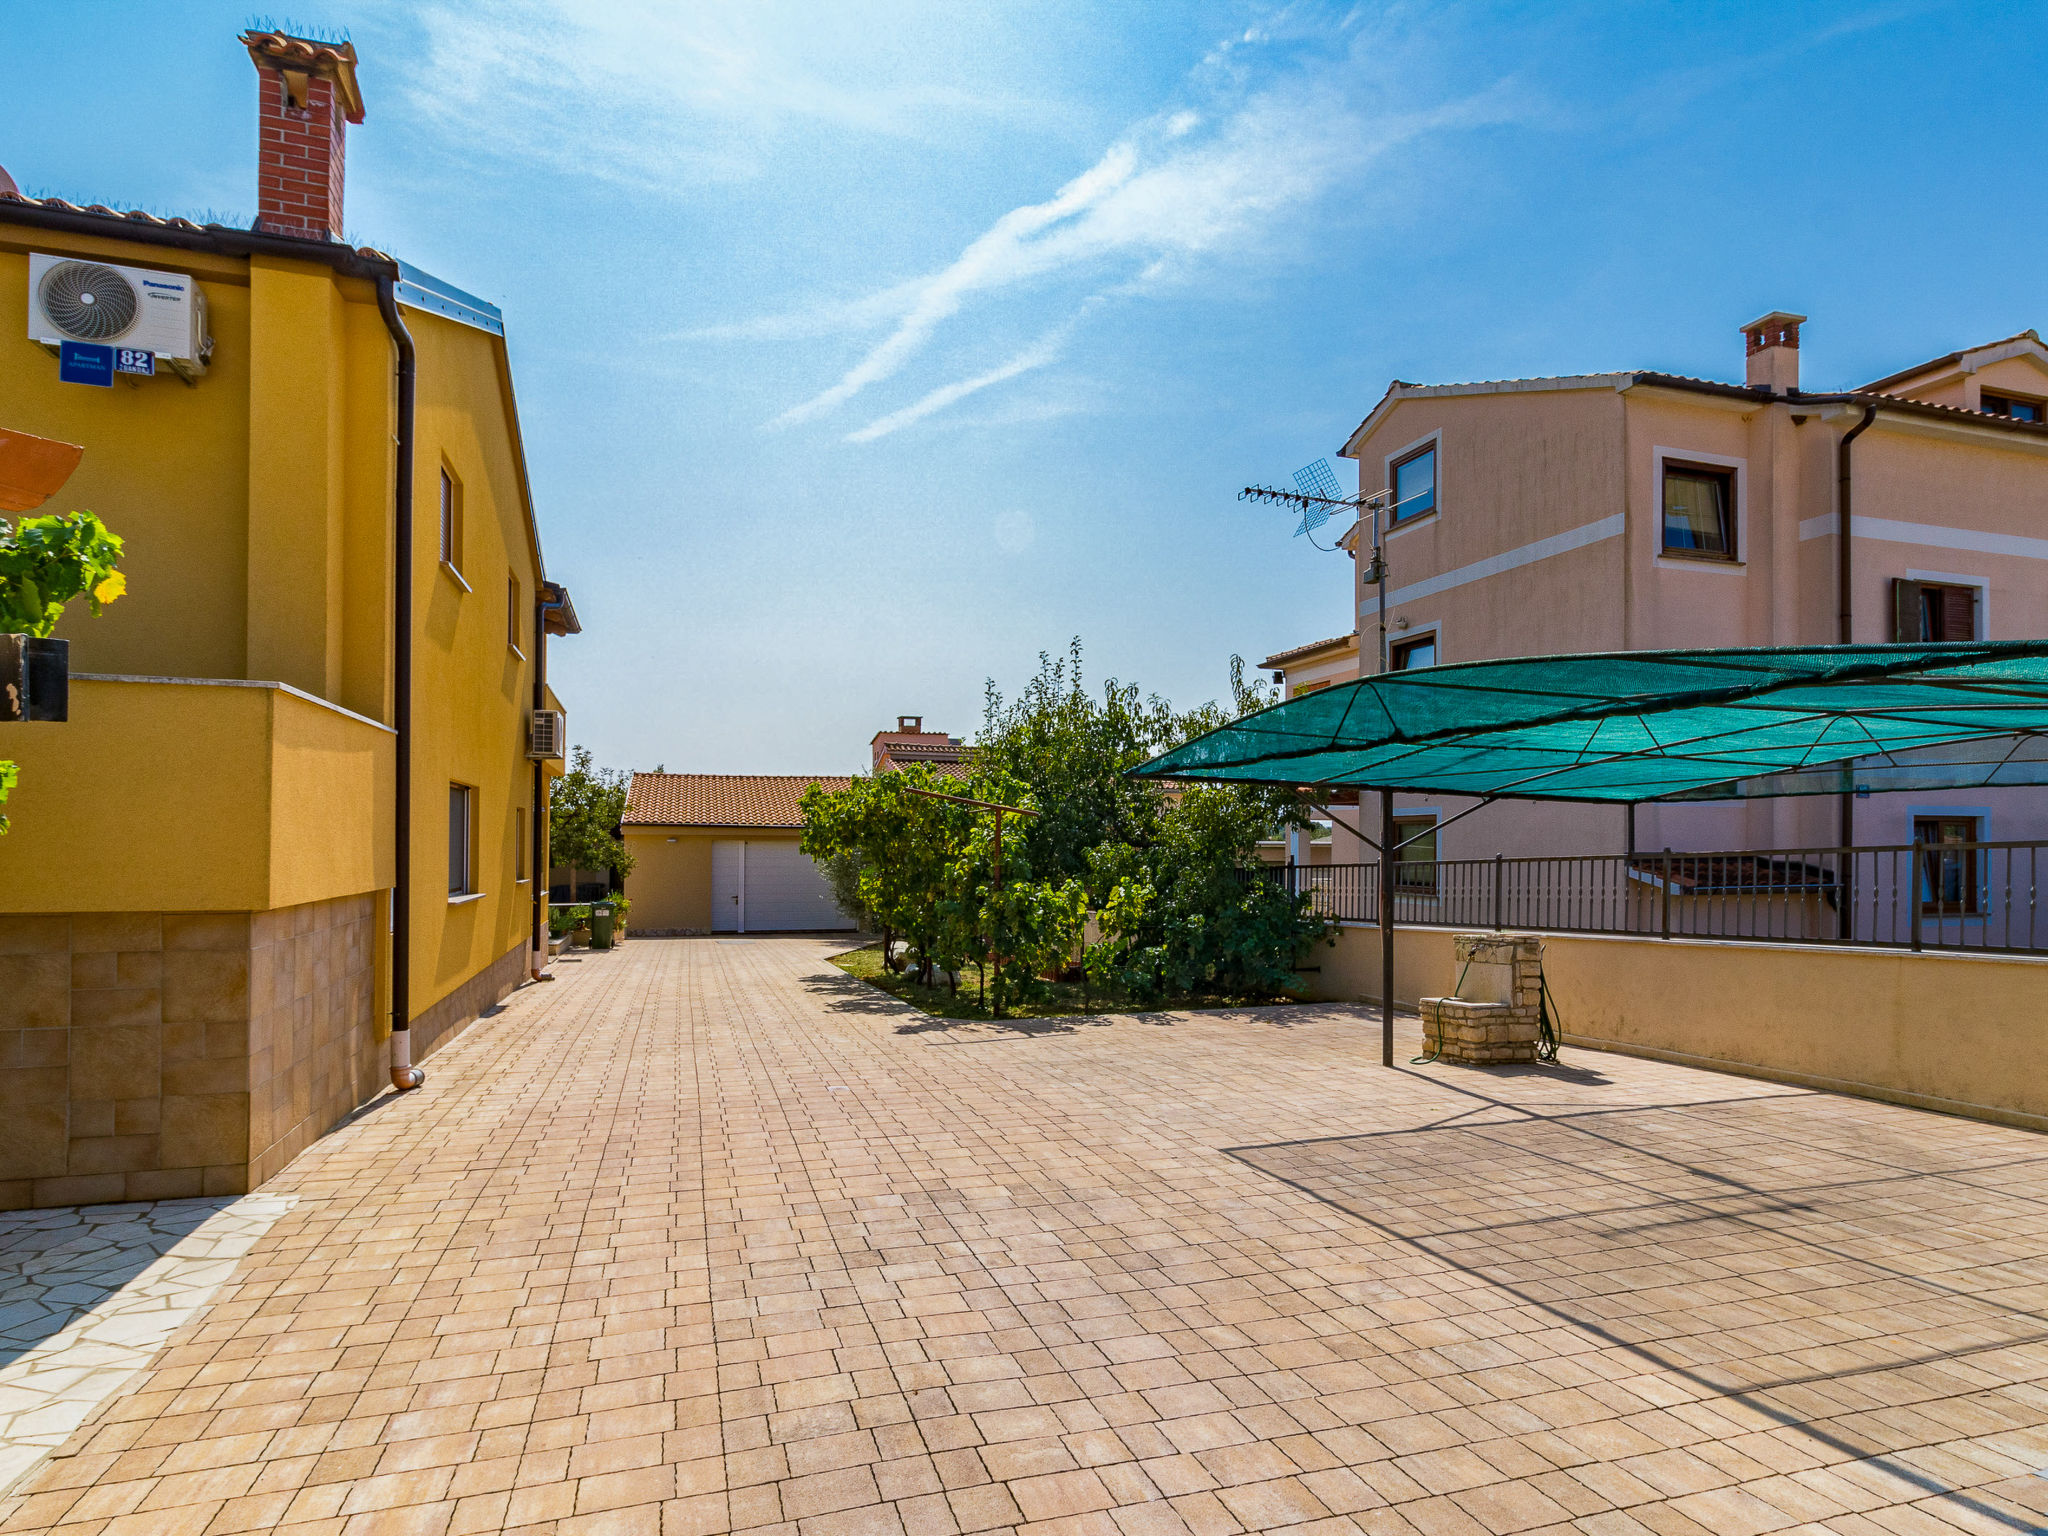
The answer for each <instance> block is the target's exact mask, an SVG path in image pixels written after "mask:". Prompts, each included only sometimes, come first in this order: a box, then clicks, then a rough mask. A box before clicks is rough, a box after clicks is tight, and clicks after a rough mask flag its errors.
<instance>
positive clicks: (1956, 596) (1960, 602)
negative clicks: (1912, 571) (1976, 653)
mask: <svg viewBox="0 0 2048 1536" xmlns="http://www.w3.org/2000/svg"><path fill="white" fill-rule="evenodd" d="M1979 592H1980V589H1979V588H1977V587H1973V586H1965V585H1964V584H1962V583H1961V582H1948V581H1919V580H1915V579H1913V578H1911V577H1906V576H1898V577H1894V578H1893V579H1892V638H1893V639H1894V640H1899V641H1906V642H1913V641H1926V640H1933V641H1953V640H1975V639H1976V638H1977V605H1978V602H1979Z"/></svg>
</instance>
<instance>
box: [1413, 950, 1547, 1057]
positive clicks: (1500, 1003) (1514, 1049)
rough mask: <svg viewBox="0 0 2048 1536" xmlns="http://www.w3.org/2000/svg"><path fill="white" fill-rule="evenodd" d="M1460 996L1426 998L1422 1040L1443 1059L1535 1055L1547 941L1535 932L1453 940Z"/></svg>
mask: <svg viewBox="0 0 2048 1536" xmlns="http://www.w3.org/2000/svg"><path fill="white" fill-rule="evenodd" d="M1451 958H1452V963H1453V964H1455V965H1456V966H1457V968H1458V976H1459V981H1458V985H1457V988H1456V991H1457V994H1458V995H1457V996H1455V997H1425V998H1424V999H1422V1007H1421V1014H1422V1033H1423V1043H1424V1045H1425V1047H1426V1048H1427V1050H1428V1052H1429V1053H1430V1054H1431V1055H1434V1056H1437V1057H1440V1058H1441V1059H1442V1060H1444V1061H1466V1062H1472V1063H1475V1064H1486V1063H1491V1062H1506V1061H1534V1060H1535V1059H1536V1036H1537V1033H1538V1030H1539V1026H1540V1025H1541V1023H1542V1017H1543V941H1542V940H1541V939H1539V938H1537V937H1536V935H1534V934H1532V933H1521V934H1501V933H1495V934H1477V933H1461V934H1458V935H1457V936H1456V937H1455V938H1454V939H1453V940H1452V954H1451Z"/></svg>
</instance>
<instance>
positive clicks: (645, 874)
mask: <svg viewBox="0 0 2048 1536" xmlns="http://www.w3.org/2000/svg"><path fill="white" fill-rule="evenodd" d="M801 836H802V834H801V833H797V832H788V831H749V830H746V829H743V828H739V827H727V828H719V829H713V830H709V831H701V832H700V831H693V830H688V829H685V828H678V827H628V828H627V829H626V847H627V849H628V851H630V852H631V853H632V855H633V857H634V860H635V863H634V865H633V873H632V874H630V875H628V876H627V877H626V898H627V900H629V901H631V902H632V903H633V907H632V913H631V922H632V928H633V931H634V932H635V933H709V932H710V931H711V845H712V844H713V843H715V842H720V841H725V840H732V841H745V842H749V843H796V842H798V841H799V840H800V839H801Z"/></svg>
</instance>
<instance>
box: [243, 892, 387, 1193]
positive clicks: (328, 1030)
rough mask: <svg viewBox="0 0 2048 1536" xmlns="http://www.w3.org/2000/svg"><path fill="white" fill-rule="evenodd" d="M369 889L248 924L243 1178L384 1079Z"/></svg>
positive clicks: (263, 1173) (264, 1169)
mask: <svg viewBox="0 0 2048 1536" xmlns="http://www.w3.org/2000/svg"><path fill="white" fill-rule="evenodd" d="M376 923H377V901H376V898H375V897H373V896H370V895H367V894H366V895H361V896H347V897H343V898H341V899H339V900H336V901H320V902H311V903H309V904H307V905H306V906H302V907H285V908H281V909H279V910H277V911H274V912H258V913H256V914H254V915H253V916H252V917H251V918H250V926H249V975H250V992H249V1021H248V1040H249V1077H248V1080H249V1147H250V1157H249V1163H250V1174H249V1187H250V1188H252V1189H253V1188H255V1187H256V1186H257V1185H259V1184H261V1183H263V1182H264V1181H265V1180H267V1179H269V1178H270V1177H271V1176H272V1175H274V1174H276V1173H277V1172H278V1171H279V1170H280V1169H282V1168H283V1167H284V1165H285V1164H286V1163H289V1162H290V1161H291V1160H292V1159H293V1158H295V1157H297V1156H298V1155H299V1154H300V1153H301V1152H303V1151H305V1150H306V1148H307V1147H309V1146H311V1145H312V1144H313V1142H314V1141H316V1140H318V1139H319V1138H320V1137H321V1136H322V1135H324V1134H325V1133H326V1132H327V1131H329V1130H331V1129H332V1128H333V1127H334V1125H335V1124H336V1123H337V1122H338V1121H340V1120H341V1119H342V1118H343V1117H344V1116H346V1115H347V1114H348V1113H349V1112H350V1111H351V1110H353V1109H355V1108H356V1107H357V1106H358V1105H360V1104H366V1103H368V1102H369V1101H370V1100H371V1099H373V1098H375V1097H376V1096H377V1093H378V1091H379V1090H380V1089H382V1088H383V1087H384V1086H385V1084H386V1083H387V1082H389V1080H390V1073H389V1071H388V1070H387V1068H386V1065H385V1063H386V1057H387V1052H388V1048H387V1047H386V1046H385V1044H384V1042H385V1040H386V1039H387V1038H388V1037H389V1035H390V1032H391V1031H390V1022H389V1020H387V1019H384V1018H382V1017H381V1016H380V1010H379V1007H378V988H377V969H376V967H377V936H378V935H377V927H376Z"/></svg>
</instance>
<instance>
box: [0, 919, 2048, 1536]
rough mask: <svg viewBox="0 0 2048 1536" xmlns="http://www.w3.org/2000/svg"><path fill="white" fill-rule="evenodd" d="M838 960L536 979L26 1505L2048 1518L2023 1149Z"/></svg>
mask: <svg viewBox="0 0 2048 1536" xmlns="http://www.w3.org/2000/svg"><path fill="white" fill-rule="evenodd" d="M828 953H830V946H829V945H827V944H826V943H824V942H821V941H814V940H807V939H697V940H650V939H638V940H633V941H631V942H630V943H628V944H627V945H626V946H624V947H623V948H622V949H620V950H618V951H616V952H614V953H611V954H607V955H592V956H588V957H587V958H582V959H578V960H572V961H569V962H567V963H564V964H562V965H561V966H560V967H559V969H560V970H561V972H562V973H563V980H562V981H560V982H558V983H556V984H553V985H549V986H541V987H529V988H526V989H524V990H522V991H521V992H519V993H516V994H514V996H513V997H511V998H510V999H508V1000H507V1002H506V1004H505V1006H504V1007H503V1008H502V1009H501V1010H500V1011H498V1012H497V1013H496V1014H495V1015H493V1016H491V1017H489V1018H486V1019H484V1020H482V1021H480V1022H479V1023H478V1024H476V1025H475V1026H473V1027H472V1028H471V1029H470V1030H469V1031H467V1032H466V1033H465V1034H464V1035H462V1036H461V1037H460V1038H458V1039H457V1040H456V1041H455V1042H454V1043H452V1044H451V1045H450V1046H449V1047H448V1048H447V1049H445V1050H444V1051H442V1052H441V1053H439V1054H437V1055H436V1056H435V1057H434V1058H433V1059H432V1060H431V1061H430V1062H429V1063H428V1073H429V1080H428V1084H427V1086H426V1087H425V1088H424V1089H422V1090H421V1091H419V1092H418V1093H415V1094H410V1095H406V1096H404V1097H400V1098H394V1099H387V1100H384V1101H380V1102H379V1103H378V1104H377V1105H375V1106H373V1107H372V1108H371V1109H370V1110H369V1111H367V1112H366V1113H364V1114H362V1115H360V1116H358V1117H357V1118H356V1119H355V1120H354V1121H353V1122H352V1123H351V1124H349V1125H348V1126H346V1127H345V1128H344V1129H342V1130H340V1131H339V1132H337V1133H335V1134H334V1135H332V1136H330V1137H328V1138H327V1139H326V1140H324V1141H322V1142H321V1143H319V1144H318V1145H317V1146H316V1147H315V1148H314V1149H313V1150H312V1151H310V1152H308V1153H307V1154H306V1155H305V1156H303V1157H301V1158H300V1159H299V1161H298V1162H297V1163H295V1164H294V1165H293V1166H292V1167H290V1168H289V1169H287V1170H286V1171H285V1172H284V1173H283V1174H282V1175H281V1176H279V1177H278V1178H277V1179H274V1180H273V1181H272V1182H271V1183H270V1184H269V1185H268V1186H266V1188H265V1189H264V1191H262V1198H265V1199H270V1200H273V1201H276V1202H289V1205H288V1208H282V1209H279V1210H278V1211H277V1213H276V1215H275V1219H274V1222H273V1224H272V1225H270V1226H269V1227H268V1230H267V1231H264V1232H263V1233H262V1234H261V1235H260V1236H259V1237H257V1238H256V1239H255V1241H254V1246H253V1248H252V1249H251V1250H250V1251H249V1253H248V1255H247V1257H246V1258H243V1259H242V1260H241V1261H240V1263H239V1266H238V1267H237V1268H236V1270H235V1272H234V1274H233V1276H232V1277H231V1278H230V1279H229V1280H228V1281H227V1282H226V1283H225V1284H223V1285H222V1286H221V1287H220V1289H219V1290H218V1291H217V1292H216V1293H215V1294H214V1296H213V1299H212V1301H211V1303H210V1304H209V1305H207V1306H205V1307H204V1308H203V1309H202V1310H200V1311H199V1312H198V1313H197V1314H196V1315H195V1316H194V1317H192V1318H191V1319H190V1320H189V1321H187V1322H186V1323H185V1324H184V1325H183V1326H182V1327H180V1328H179V1329H178V1330H177V1332H176V1333H175V1334H174V1335H173V1336H172V1338H171V1340H170V1342H169V1344H168V1346H167V1347H165V1348H164V1349H163V1350H162V1352H161V1353H160V1354H158V1355H157V1356H156V1358H155V1359H154V1361H153V1362H152V1363H150V1364H149V1366H148V1367H147V1369H146V1370H144V1371H143V1373H142V1374H141V1375H140V1376H138V1377H137V1378H135V1380H134V1381H133V1382H132V1383H131V1384H130V1385H129V1386H127V1387H126V1388H125V1389H123V1390H122V1391H120V1392H119V1393H117V1394H116V1395H115V1396H113V1397H112V1398H111V1399H110V1400H108V1401H107V1402H106V1403H105V1404H104V1406H102V1407H101V1408H100V1409H99V1410H98V1411H97V1413H96V1415H95V1416H94V1417H93V1418H92V1419H91V1420H90V1421H88V1422H87V1423H85V1424H84V1425H83V1426H82V1427H81V1428H80V1429H79V1430H78V1431H77V1432H76V1433H74V1434H73V1435H71V1436H70V1438H69V1439H68V1440H67V1441H66V1442H65V1443H64V1445H63V1446H62V1447H60V1448H59V1450H58V1452H57V1454H56V1455H55V1456H54V1457H53V1458H52V1459H51V1460H49V1461H48V1462H47V1463H46V1464H44V1465H43V1466H42V1468H41V1469H40V1470H38V1471H36V1472H34V1473H33V1474H31V1475H30V1476H29V1477H28V1478H27V1479H25V1480H24V1482H23V1483H22V1485H21V1486H20V1487H19V1488H18V1489H17V1490H16V1496H15V1499H14V1500H13V1501H12V1504H11V1507H10V1508H9V1509H8V1510H7V1511H6V1512H5V1519H4V1522H0V1530H4V1531H6V1532H28V1531H60V1532H65V1533H75V1536H145V1533H146V1536H187V1533H189V1536H204V1533H221V1536H227V1533H233V1532H242V1531H271V1530H281V1531H286V1532H290V1533H294V1536H310V1533H319V1536H374V1533H393V1536H398V1533H406V1536H444V1533H446V1536H459V1533H472V1532H499V1531H521V1532H532V1533H536V1536H538V1533H550V1536H699V1533H713V1532H723V1531H760V1532H774V1533H777V1536H871V1533H893V1532H898V1531H903V1532H909V1533H912V1536H923V1533H933V1536H951V1533H955V1532H959V1533H973V1532H995V1531H1009V1530H1017V1531H1022V1532H1028V1533H1030V1536H1054V1533H1060V1536H1154V1533H1159V1536H1165V1533H1179V1532H1194V1533H1199V1536H1223V1533H1231V1532H1238V1531H1280V1530H1288V1531H1300V1532H1302V1533H1304V1536H1307V1533H1314V1536H1338V1533H1352V1532H1358V1531H1364V1532H1377V1533H1407V1532H1424V1533H1429V1536H1462V1533H1476V1532H1491V1533H1510V1532H1529V1531H1539V1532H1553V1531H1554V1532H1562V1531H1576V1532H1585V1533H1588V1536H1628V1533H1637V1532H1642V1531H1655V1532H1660V1533H1669V1536H1678V1533H1698V1532H1711V1533H1715V1536H1751V1533H1760V1532H1767V1531H1781V1530H1796V1531H1801V1532H1821V1531H1828V1532H1836V1533H1841V1536H1877V1533H1894V1536H1914V1533H1919V1532H1935V1531H1952V1530H1966V1531H1978V1532H1998V1533H2005V1532H2013V1531H2027V1530H2041V1529H2044V1528H2048V1478H2044V1477H2042V1476H2040V1475H2037V1474H2039V1473H2040V1472H2041V1471H2042V1469H2044V1468H2048V1141H2044V1140H2043V1139H2042V1138H2041V1137H2038V1136H2035V1135H2032V1134H2029V1133H2026V1132H2021V1131H2014V1130H2007V1129H2002V1128H1999V1127H1995V1126H1988V1125H1980V1124H1975V1123H1972V1122H1967V1121H1961V1120H1954V1119H1947V1118H1943V1117H1939V1116H1935V1115H1929V1114H1923V1113H1919V1112H1916V1111H1911V1110H1903V1109H1895V1108H1891V1107H1888V1106H1883V1105H1876V1104H1868V1103H1863V1102H1859V1101H1854V1100H1848V1099H1840V1098H1833V1097H1829V1096H1826V1095H1822V1094H1815V1093H1808V1092H1805V1091H1802V1090H1796V1089H1789V1088H1784V1087H1779V1086H1775V1085H1770V1084H1764V1083H1758V1082H1752V1081H1748V1080H1745V1079H1741V1078H1735V1077H1727V1076H1721V1075H1717V1074H1712V1073H1706V1072H1698V1071H1692V1070H1688V1069H1685V1068H1681V1067H1674V1066H1667V1065H1663V1064H1659V1063H1651V1062H1642V1061H1634V1060H1630V1059H1626V1058H1620V1057H1610V1056H1600V1055H1596V1054H1593V1053H1590V1052H1578V1051H1568V1052H1567V1059H1566V1063H1565V1065H1564V1066H1563V1068H1562V1069H1548V1068H1544V1069H1526V1070H1523V1069H1515V1070H1496V1071H1491V1072H1487V1071H1479V1070H1474V1069H1464V1068H1456V1067H1445V1066H1429V1067H1409V1066H1403V1067H1401V1068H1398V1069H1396V1070H1393V1071H1388V1070H1386V1069H1383V1068H1381V1067H1379V1066H1378V1065H1377V1059H1378V1037H1377V1021H1376V1020H1373V1019H1371V1018H1370V1017H1368V1016H1367V1014H1366V1013H1365V1012H1364V1011H1363V1010H1358V1009H1352V1008H1345V1007H1338V1006H1317V1007H1298V1008H1284V1009H1273V1010H1259V1011H1248V1012H1243V1013H1235V1014H1166V1015H1157V1016H1127V1017H1119V1018H1115V1019H1106V1020H1101V1021H1075V1020H1059V1021H1047V1022H1041V1023H1037V1024H1028V1023H1027V1024H1018V1025H1012V1026H991V1025H972V1024H952V1025H949V1024H944V1023H941V1022H939V1021H934V1020H930V1019H927V1018H925V1017H924V1016H923V1015H921V1014H917V1013H914V1012H912V1011H910V1010H909V1009H907V1008H905V1007H903V1006H901V1005H899V1004H896V1003H894V1002H893V1001H891V1000H889V999H887V998H884V997H882V996H881V995H879V994H877V993H874V992H872V991H870V990H868V989H866V988H863V987H861V986H860V985H859V984H858V983H855V982H852V981H850V980H849V979H848V978H846V977H845V976H844V975H843V974H842V973H840V972H838V971H836V970H834V969H832V968H831V967H829V966H828V965H826V964H825V963H824V957H825V956H826V955H827V954H828ZM1563 1001H1564V1002H1565V1003H1566V1006H1569V999H1565V1000H1563ZM1402 1045H1403V1049H1402V1051H1401V1059H1402V1060H1403V1061H1404V1062H1405V1061H1406V1059H1407V1057H1409V1056H1410V1055H1412V1054H1413V1053H1414V1050H1415V1048H1416V1042H1415V1033H1414V1027H1413V1021H1412V1020H1411V1021H1407V1024H1406V1033H1405V1038H1404V1040H1403V1042H1402ZM4 1257H5V1247H4V1241H0V1260H4Z"/></svg>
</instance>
